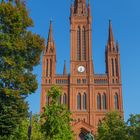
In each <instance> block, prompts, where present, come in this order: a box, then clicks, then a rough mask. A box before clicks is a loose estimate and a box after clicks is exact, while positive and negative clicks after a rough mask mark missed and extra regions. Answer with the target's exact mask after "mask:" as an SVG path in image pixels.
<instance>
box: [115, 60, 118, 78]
mask: <svg viewBox="0 0 140 140" xmlns="http://www.w3.org/2000/svg"><path fill="white" fill-rule="evenodd" d="M115 66H116V76H118V63H117V59H115Z"/></svg>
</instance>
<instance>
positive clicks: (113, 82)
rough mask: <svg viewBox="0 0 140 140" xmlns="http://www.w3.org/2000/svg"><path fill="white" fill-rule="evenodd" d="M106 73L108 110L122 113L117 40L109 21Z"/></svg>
mask: <svg viewBox="0 0 140 140" xmlns="http://www.w3.org/2000/svg"><path fill="white" fill-rule="evenodd" d="M106 73H107V76H108V84H109V92H110V93H109V94H110V104H109V108H110V111H111V110H114V109H115V110H119V111H120V112H121V113H122V114H123V103H122V102H123V101H122V82H121V71H120V51H119V44H118V42H117V43H116V44H115V41H114V36H113V31H112V23H111V21H109V35H108V42H107V46H106Z"/></svg>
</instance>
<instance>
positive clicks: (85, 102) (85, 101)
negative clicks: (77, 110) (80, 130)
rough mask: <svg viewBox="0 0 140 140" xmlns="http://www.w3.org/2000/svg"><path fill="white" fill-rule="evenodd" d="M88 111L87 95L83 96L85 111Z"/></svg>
mask: <svg viewBox="0 0 140 140" xmlns="http://www.w3.org/2000/svg"><path fill="white" fill-rule="evenodd" d="M86 109H87V95H86V93H84V94H83V110H86Z"/></svg>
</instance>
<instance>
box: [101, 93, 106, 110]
mask: <svg viewBox="0 0 140 140" xmlns="http://www.w3.org/2000/svg"><path fill="white" fill-rule="evenodd" d="M102 102H103V109H104V110H106V109H107V104H106V94H105V93H104V94H103V95H102Z"/></svg>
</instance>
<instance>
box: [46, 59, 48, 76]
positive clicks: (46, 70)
mask: <svg viewBox="0 0 140 140" xmlns="http://www.w3.org/2000/svg"><path fill="white" fill-rule="evenodd" d="M46 76H48V59H47V60H46Z"/></svg>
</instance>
